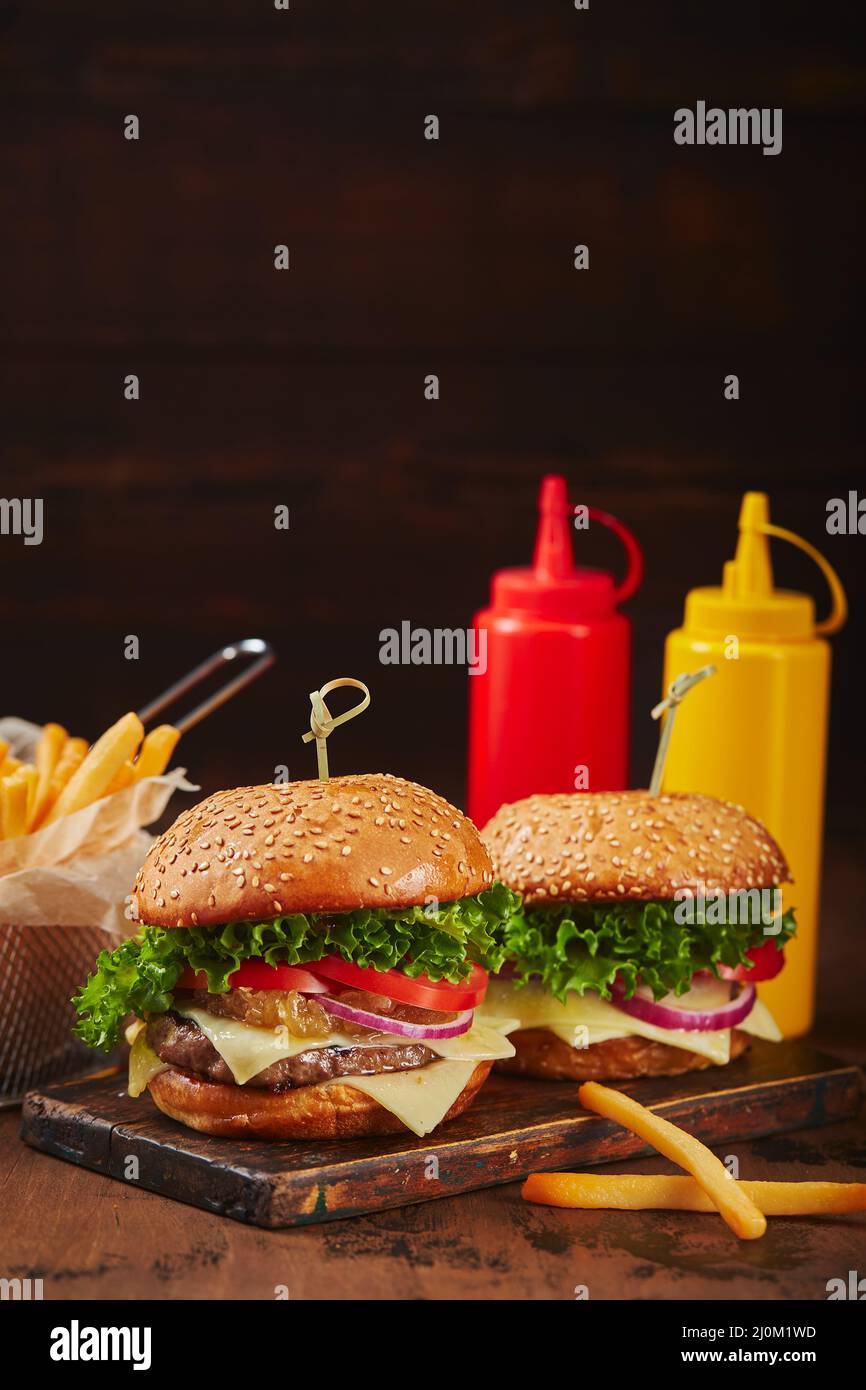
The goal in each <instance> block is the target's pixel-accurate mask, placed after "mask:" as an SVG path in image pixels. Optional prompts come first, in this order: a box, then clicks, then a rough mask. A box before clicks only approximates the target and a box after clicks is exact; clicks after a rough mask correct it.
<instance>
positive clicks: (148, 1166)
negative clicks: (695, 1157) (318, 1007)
mask: <svg viewBox="0 0 866 1390" xmlns="http://www.w3.org/2000/svg"><path fill="white" fill-rule="evenodd" d="M861 1082H862V1075H861V1073H860V1071H859V1069H858V1068H857V1067H854V1066H850V1065H848V1064H846V1063H844V1062H840V1061H838V1060H836V1059H835V1058H833V1057H828V1056H826V1055H824V1054H823V1053H820V1052H816V1051H815V1050H814V1049H813V1048H811V1047H810V1046H809V1045H808V1044H807V1043H803V1042H800V1041H796V1042H786V1043H776V1044H774V1043H764V1042H756V1043H754V1044H753V1046H752V1047H751V1048H750V1050H749V1051H748V1052H747V1053H746V1054H745V1055H744V1056H742V1057H740V1058H738V1059H737V1061H735V1062H732V1063H731V1064H730V1065H729V1066H727V1067H723V1068H718V1069H716V1068H712V1069H710V1070H708V1071H705V1072H695V1073H692V1074H691V1075H689V1076H681V1077H670V1078H661V1079H654V1080H642V1081H633V1082H629V1083H622V1085H621V1086H620V1089H621V1090H623V1091H627V1092H628V1093H629V1094H630V1095H633V1096H635V1097H636V1098H637V1099H638V1100H640V1101H641V1102H642V1103H643V1104H645V1105H649V1106H651V1107H652V1108H653V1109H654V1110H657V1111H658V1112H659V1113H660V1114H662V1115H664V1116H665V1117H666V1118H667V1119H670V1120H673V1121H674V1122H675V1123H677V1124H681V1125H682V1126H683V1127H684V1128H686V1129H688V1130H689V1131H690V1132H691V1133H692V1134H696V1135H697V1136H698V1137H699V1138H700V1139H703V1140H704V1141H705V1142H707V1143H708V1144H711V1145H712V1146H713V1147H714V1148H716V1149H718V1148H719V1146H720V1145H724V1144H725V1143H727V1142H728V1141H729V1140H734V1139H753V1138H757V1137H758V1136H760V1135H765V1134H778V1133H781V1132H783V1131H785V1130H793V1129H800V1128H805V1127H807V1126H814V1125H822V1124H829V1123H831V1122H832V1121H834V1120H841V1119H846V1118H848V1117H850V1116H851V1115H853V1114H855V1113H856V1111H857V1109H858V1106H859V1102H860V1095H861ZM124 1085H125V1077H124V1076H123V1075H122V1074H119V1073H115V1074H112V1075H109V1076H106V1075H105V1074H104V1073H102V1074H99V1075H97V1076H93V1077H89V1078H88V1077H85V1078H84V1079H80V1080H77V1081H67V1082H62V1083H60V1084H58V1085H54V1086H49V1087H46V1088H44V1089H42V1090H37V1091H31V1092H30V1093H29V1095H28V1096H27V1097H26V1098H25V1101H24V1109H23V1117H22V1138H23V1139H24V1141H25V1142H26V1143H28V1144H31V1145H32V1146H33V1147H34V1148H37V1149H42V1150H43V1151H44V1152H45V1153H49V1154H55V1155H56V1156H57V1157H59V1158H65V1159H67V1160H68V1161H69V1162H71V1163H78V1164H81V1165H82V1166H83V1167H85V1168H93V1169H95V1170H96V1171H97V1172H100V1173H108V1174H110V1176H111V1177H114V1178H117V1179H118V1180H120V1181H136V1182H138V1183H140V1184H141V1186H142V1187H146V1188H148V1189H149V1190H150V1191H151V1192H159V1193H161V1194H162V1195H163V1196H166V1197H173V1198H175V1199H176V1200H177V1201H180V1202H188V1203H190V1204H191V1205H193V1206H197V1207H203V1208H204V1209H205V1210H206V1211H213V1212H219V1213H220V1214H221V1215H223V1216H230V1217H232V1218H233V1219H234V1220H236V1221H245V1222H249V1223H251V1224H252V1225H255V1226H270V1227H280V1226H296V1225H303V1224H307V1223H311V1222H317V1221H334V1220H336V1219H337V1218H339V1217H346V1216H357V1215H360V1214H362V1213H364V1212H371V1211H379V1210H382V1209H384V1208H386V1207H399V1206H405V1205H407V1204H409V1203H411V1202H425V1201H429V1200H431V1199H432V1198H435V1197H446V1196H451V1195H453V1194H454V1193H457V1192H469V1191H471V1190H472V1189H473V1188H479V1187H492V1186H495V1185H496V1184H497V1183H505V1182H513V1181H515V1180H516V1179H518V1178H523V1177H525V1176H526V1174H527V1173H529V1172H532V1171H539V1170H542V1169H550V1168H572V1169H583V1168H586V1167H587V1166H589V1165H592V1164H598V1163H610V1162H615V1161H617V1160H619V1159H623V1158H628V1157H631V1156H632V1155H636V1154H646V1153H651V1152H652V1150H651V1149H648V1148H647V1146H646V1145H645V1144H643V1143H642V1141H641V1140H640V1139H637V1138H636V1137H635V1136H634V1135H631V1134H629V1133H628V1132H627V1131H626V1130H623V1129H622V1128H621V1127H620V1126H619V1125H616V1124H613V1123H611V1122H610V1121H608V1120H603V1119H600V1118H599V1117H597V1116H595V1115H591V1114H588V1113H587V1112H586V1111H585V1110H582V1109H581V1107H580V1105H579V1104H578V1100H577V1087H576V1085H574V1084H572V1083H570V1082H548V1081H521V1080H514V1079H511V1078H509V1077H497V1076H493V1077H491V1079H490V1080H489V1081H488V1082H487V1084H486V1085H485V1086H484V1087H483V1089H482V1090H481V1092H480V1094H479V1096H478V1098H477V1100H476V1101H475V1104H474V1105H473V1106H472V1107H471V1108H470V1109H469V1110H468V1111H467V1112H466V1113H465V1114H464V1115H461V1116H460V1117H459V1118H458V1119H457V1120H455V1121H454V1122H453V1123H452V1124H448V1125H445V1126H444V1127H443V1128H442V1129H441V1130H439V1131H438V1132H437V1133H435V1134H433V1135H429V1136H428V1137H427V1138H426V1139H417V1138H415V1136H414V1135H412V1134H409V1133H408V1132H407V1133H406V1135H405V1136H401V1135H392V1136H390V1137H386V1138H381V1139H365V1140H352V1141H350V1142H347V1143H336V1142H333V1141H328V1142H322V1143H303V1144H301V1143H298V1144H266V1143H252V1142H240V1141H237V1140H233V1139H213V1138H210V1137H209V1136H207V1135H203V1134H196V1133H195V1132H194V1131H193V1130H190V1129H185V1128H183V1126H181V1125H178V1124H175V1123H174V1121H173V1120H170V1119H168V1118H167V1117H166V1116H165V1115H163V1114H161V1113H160V1112H159V1111H157V1110H156V1109H155V1107H154V1106H153V1104H152V1102H151V1101H150V1100H149V1099H148V1098H147V1097H146V1096H142V1097H140V1099H138V1100H132V1099H130V1097H129V1096H127V1094H126V1091H125V1089H124ZM722 1152H724V1150H723V1149H722ZM131 1160H135V1162H132V1161H131Z"/></svg>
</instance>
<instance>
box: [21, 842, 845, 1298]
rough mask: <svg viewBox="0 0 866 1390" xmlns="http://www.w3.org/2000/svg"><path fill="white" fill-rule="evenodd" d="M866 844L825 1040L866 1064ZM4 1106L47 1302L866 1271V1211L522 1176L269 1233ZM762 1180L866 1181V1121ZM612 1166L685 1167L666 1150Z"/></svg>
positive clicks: (767, 1168)
mask: <svg viewBox="0 0 866 1390" xmlns="http://www.w3.org/2000/svg"><path fill="white" fill-rule="evenodd" d="M861 861H862V855H861V854H860V853H859V852H858V849H857V845H856V844H855V843H854V842H852V841H845V840H837V841H835V842H834V844H833V845H832V846H831V848H830V850H829V852H828V857H827V870H826V876H825V881H826V892H825V909H824V935H823V942H824V947H823V956H822V972H821V1000H822V1007H821V1010H820V1012H819V1020H818V1026H817V1028H816V1031H815V1039H816V1041H817V1042H818V1043H819V1044H820V1045H821V1046H822V1047H825V1048H826V1049H827V1050H830V1051H833V1052H835V1053H836V1054H837V1055H839V1056H842V1057H844V1058H845V1059H846V1060H848V1061H856V1062H859V1063H861V1064H862V1063H863V1062H866V1036H864V1028H863V1015H862V1002H861V1001H862V973H863V972H862V964H861V957H860V953H859V947H858V942H859V940H860V939H861V938H860V937H859V935H858V933H859V932H860V931H861V930H862V928H861V927H860V925H859V922H858V903H861V902H862V900H863V871H862V867H861ZM19 1122H20V1116H19V1114H18V1113H17V1112H15V1111H13V1112H8V1113H6V1114H4V1115H2V1116H0V1229H2V1231H3V1240H2V1252H3V1254H2V1270H0V1272H2V1273H3V1274H4V1275H6V1276H7V1277H14V1276H16V1275H17V1276H19V1277H26V1276H28V1275H29V1276H31V1277H41V1278H42V1279H43V1280H44V1295H45V1297H46V1298H47V1299H78V1298H85V1299H101V1298H118V1297H120V1298H139V1299H140V1298H196V1299H200V1298H201V1299H204V1298H248V1299H271V1298H274V1297H275V1296H276V1294H275V1290H277V1289H278V1288H280V1286H285V1289H287V1290H288V1294H289V1297H290V1298H327V1299H356V1298H370V1299H388V1298H410V1299H411V1298H431V1299H441V1298H445V1299H447V1298H459V1299H506V1298H512V1299H514V1298H517V1299H560V1298H561V1299H572V1298H574V1297H575V1292H574V1291H575V1288H576V1286H579V1285H585V1286H586V1287H587V1289H588V1291H589V1296H590V1298H594V1299H613V1298H651V1299H663V1298H674V1299H677V1298H706V1299H721V1300H724V1299H785V1300H787V1299H796V1298H802V1299H821V1300H823V1299H825V1298H826V1296H827V1287H826V1286H827V1281H828V1280H829V1279H833V1278H843V1279H846V1278H847V1277H848V1271H849V1270H859V1272H860V1275H861V1276H862V1274H863V1273H864V1258H866V1214H860V1215H856V1216H851V1217H828V1218H799V1219H796V1220H794V1219H790V1220H789V1219H781V1218H779V1219H774V1220H771V1222H770V1225H769V1230H768V1232H767V1235H766V1236H765V1237H764V1239H763V1240H760V1241H753V1242H740V1241H737V1240H736V1239H735V1238H734V1236H733V1235H731V1233H730V1232H729V1231H728V1230H727V1229H726V1228H725V1227H724V1226H723V1225H722V1223H721V1222H720V1221H719V1220H717V1219H716V1218H715V1217H712V1216H702V1215H701V1216H698V1215H692V1214H688V1213H683V1212H576V1211H574V1212H569V1211H557V1210H554V1209H552V1208H546V1207H537V1206H529V1205H528V1204H527V1203H525V1202H523V1201H522V1199H521V1197H520V1189H519V1186H518V1185H517V1184H512V1185H509V1186H507V1187H501V1188H495V1189H491V1190H488V1191H484V1192H478V1193H472V1194H469V1195H467V1196H463V1197H457V1198H446V1199H443V1200H441V1201H433V1202H427V1203H425V1204H424V1205H422V1206H415V1207H405V1208H403V1209H401V1210H396V1211H387V1212H384V1213H381V1214H379V1215H375V1216H365V1217H356V1218H353V1219H351V1220H348V1221H341V1222H334V1223H331V1224H328V1225H325V1226H312V1227H308V1228H305V1229H297V1230H290V1231H263V1230H257V1229H253V1228H251V1227H246V1226H242V1225H240V1224H238V1223H236V1222H234V1221H231V1220H228V1219H226V1218H223V1217H218V1216H212V1215H209V1214H208V1213H206V1212H203V1211H198V1210H196V1209H194V1208H192V1207H186V1206H183V1205H181V1204H179V1203H176V1202H171V1201H167V1200H165V1199H163V1198H161V1197H157V1196H154V1195H153V1194H151V1193H148V1192H144V1191H140V1190H137V1189H135V1188H134V1187H132V1186H125V1185H124V1184H122V1183H119V1182H116V1181H113V1180H111V1179H109V1178H105V1177H101V1176H100V1175H98V1174H96V1173H90V1172H86V1171H85V1170H83V1169H81V1168H76V1167H74V1166H73V1165H71V1164H68V1163H64V1162H61V1161H60V1160H58V1159H54V1158H49V1157H47V1156H46V1155H44V1154H40V1153H37V1152H35V1151H33V1150H31V1149H28V1148H25V1146H24V1145H23V1144H21V1143H20V1142H19V1140H18V1126H19ZM726 1149H727V1152H731V1153H735V1154H736V1155H737V1158H738V1160H739V1171H740V1176H741V1177H744V1178H754V1179H760V1178H769V1177H775V1178H782V1179H785V1180H797V1179H802V1178H809V1177H811V1178H818V1179H825V1180H833V1181H843V1180H849V1181H850V1180H859V1181H866V1115H864V1114H861V1116H860V1118H859V1119H857V1120H853V1121H848V1122H845V1123H843V1124H838V1125H831V1126H828V1127H826V1128H823V1129H812V1130H803V1131H799V1132H797V1133H795V1134H789V1135H781V1136H775V1137H773V1138H766V1139H758V1140H754V1141H751V1142H743V1143H732V1144H730V1145H728V1146H726ZM604 1171H606V1172H641V1173H643V1172H667V1171H671V1169H670V1168H669V1165H667V1164H666V1163H665V1161H664V1160H662V1159H657V1160H655V1159H644V1160H630V1161H629V1162H627V1163H622V1164H616V1165H607V1166H606V1167H605V1170H604Z"/></svg>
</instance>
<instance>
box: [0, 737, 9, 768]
mask: <svg viewBox="0 0 866 1390" xmlns="http://www.w3.org/2000/svg"><path fill="white" fill-rule="evenodd" d="M8 752H9V744H8V743H7V742H6V739H5V738H0V777H2V776H3V762H4V759H5V757H6V754H7V753H8Z"/></svg>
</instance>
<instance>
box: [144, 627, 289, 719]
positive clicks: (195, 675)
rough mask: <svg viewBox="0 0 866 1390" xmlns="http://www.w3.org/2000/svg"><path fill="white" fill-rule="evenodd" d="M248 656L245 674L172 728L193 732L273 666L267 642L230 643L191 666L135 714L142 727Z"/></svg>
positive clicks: (252, 639) (253, 639)
mask: <svg viewBox="0 0 866 1390" xmlns="http://www.w3.org/2000/svg"><path fill="white" fill-rule="evenodd" d="M250 656H252V657H255V658H256V659H255V660H254V661H252V662H251V663H250V665H249V666H248V667H247V668H246V670H245V671H241V672H240V674H239V675H237V676H235V677H234V678H233V679H232V680H230V681H227V682H226V684H225V685H224V686H222V687H221V688H220V689H219V690H216V691H214V693H213V695H209V696H208V698H207V699H206V700H203V701H202V702H201V704H200V705H196V707H195V709H193V710H190V712H189V714H185V715H184V717H183V718H182V719H177V720H175V722H174V727H175V728H176V729H177V730H179V732H180V733H182V734H185V733H186V731H187V730H188V729H192V728H193V727H194V726H195V725H196V724H200V723H201V721H202V720H203V719H206V718H207V716H208V715H209V714H211V713H212V711H213V710H215V709H219V707H220V705H224V704H225V703H226V701H227V700H230V699H231V698H232V696H233V695H237V693H238V691H239V690H243V688H244V686H247V685H249V684H250V682H251V681H254V680H256V679H257V677H259V676H260V675H261V674H262V672H263V671H267V669H268V667H269V666H273V664H274V662H275V661H276V659H277V654H276V652H275V651H274V649H273V647H272V646H271V644H270V642H265V641H264V639H263V638H261V637H244V638H243V640H242V641H240V642H230V643H229V644H228V646H225V647H221V648H220V650H219V651H218V652H214V654H213V656H209V657H208V658H207V660H206V661H202V662H201V663H200V664H199V665H198V666H194V667H193V669H192V670H191V671H190V672H188V674H187V675H185V676H181V678H180V680H179V681H175V683H174V685H170V686H169V687H168V689H167V690H164V691H163V692H162V694H161V695H157V697H156V699H155V700H151V702H150V704H149V705H145V706H144V708H143V709H140V710H139V711H138V717H139V719H140V720H141V722H142V724H146V723H147V722H148V721H149V720H150V719H152V718H153V716H154V715H155V714H160V713H161V711H162V710H164V709H165V708H166V707H167V706H168V705H171V704H174V702H175V700H179V699H180V698H181V696H182V695H185V694H186V693H187V691H188V690H192V689H193V688H194V687H195V686H197V685H200V684H201V682H202V681H204V680H207V678H208V676H212V675H213V673H214V671H219V670H220V668H221V667H223V666H229V665H231V664H232V663H233V662H235V661H237V660H238V658H239V657H250Z"/></svg>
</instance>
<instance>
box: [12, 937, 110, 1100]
mask: <svg viewBox="0 0 866 1390" xmlns="http://www.w3.org/2000/svg"><path fill="white" fill-rule="evenodd" d="M122 939H123V938H122V937H120V936H115V935H113V934H112V933H109V932H105V931H102V930H101V929H100V928H99V927H17V926H2V925H0V1020H2V1026H0V1106H6V1105H13V1104H16V1103H17V1102H18V1101H20V1099H21V1097H22V1096H23V1095H24V1093H25V1091H27V1090H29V1089H30V1088H31V1087H32V1086H44V1085H46V1084H47V1083H48V1082H49V1081H57V1080H59V1079H60V1078H61V1077H64V1076H73V1075H75V1074H76V1073H77V1072H83V1071H96V1070H99V1069H100V1067H102V1066H110V1065H111V1063H112V1062H113V1061H115V1062H116V1061H119V1058H120V1054H119V1053H117V1054H115V1055H113V1056H112V1057H110V1058H105V1059H103V1058H102V1056H101V1054H97V1053H95V1052H93V1051H92V1050H91V1049H90V1048H89V1047H85V1046H84V1044H83V1043H81V1042H79V1041H78V1039H77V1038H76V1037H74V1035H73V1033H72V1026H73V1024H74V1022H75V1010H74V1009H73V1007H72V1003H71V998H72V995H73V994H75V993H76V992H77V991H78V990H79V989H80V988H81V986H82V985H83V983H84V981H85V980H86V979H87V976H88V975H89V973H90V971H91V970H92V969H93V963H94V961H95V960H96V957H97V956H98V954H99V952H100V951H101V950H103V948H105V949H107V950H109V951H111V950H113V949H114V947H115V946H117V945H119V944H120V942H121V940H122Z"/></svg>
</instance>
